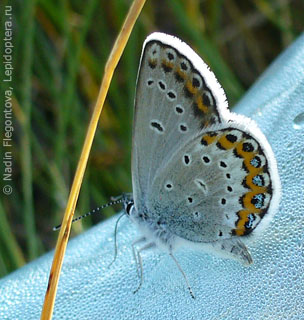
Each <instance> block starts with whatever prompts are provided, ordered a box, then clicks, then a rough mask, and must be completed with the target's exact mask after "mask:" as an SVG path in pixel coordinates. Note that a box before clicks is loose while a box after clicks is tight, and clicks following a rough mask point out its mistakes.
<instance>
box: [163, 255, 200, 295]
mask: <svg viewBox="0 0 304 320" xmlns="http://www.w3.org/2000/svg"><path fill="white" fill-rule="evenodd" d="M169 254H170V257H171V258H172V259H173V261H174V262H175V264H176V265H177V267H178V270H179V271H180V273H181V274H182V275H183V277H184V279H185V281H186V284H187V287H188V290H189V292H190V295H191V297H192V298H193V299H195V295H194V293H193V291H192V288H191V286H190V284H189V281H188V279H187V276H186V274H185V272H184V271H183V269H182V267H181V266H180V265H179V263H178V261H177V260H176V258H175V257H174V255H173V254H172V252H171V253H169Z"/></svg>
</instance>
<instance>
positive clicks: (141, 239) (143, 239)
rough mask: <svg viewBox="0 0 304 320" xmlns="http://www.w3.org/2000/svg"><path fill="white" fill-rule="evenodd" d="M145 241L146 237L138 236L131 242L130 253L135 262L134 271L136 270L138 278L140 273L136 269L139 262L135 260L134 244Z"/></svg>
mask: <svg viewBox="0 0 304 320" xmlns="http://www.w3.org/2000/svg"><path fill="white" fill-rule="evenodd" d="M144 241H146V238H145V237H140V238H138V239H136V240H135V241H133V242H132V254H133V259H134V261H135V264H136V272H137V276H138V277H139V278H140V273H139V271H138V265H139V262H138V260H137V254H136V252H137V251H136V248H135V246H136V245H137V244H139V243H141V242H144Z"/></svg>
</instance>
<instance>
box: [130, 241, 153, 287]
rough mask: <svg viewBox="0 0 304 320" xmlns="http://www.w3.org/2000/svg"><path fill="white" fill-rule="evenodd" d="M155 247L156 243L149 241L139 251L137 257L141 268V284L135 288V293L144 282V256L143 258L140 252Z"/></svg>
mask: <svg viewBox="0 0 304 320" xmlns="http://www.w3.org/2000/svg"><path fill="white" fill-rule="evenodd" d="M154 247H155V243H154V242H149V243H147V244H146V245H145V246H143V247H142V248H140V249H139V250H138V251H137V259H138V264H139V270H140V281H139V285H138V287H137V289H136V290H134V291H133V293H136V292H137V291H138V290H139V289H140V288H141V286H142V284H143V265H142V258H141V255H140V253H141V252H142V251H144V250H148V249H150V248H154ZM137 270H138V269H137Z"/></svg>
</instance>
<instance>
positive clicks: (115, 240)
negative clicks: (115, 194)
mask: <svg viewBox="0 0 304 320" xmlns="http://www.w3.org/2000/svg"><path fill="white" fill-rule="evenodd" d="M124 215H125V213H123V214H121V215H120V216H119V217H118V219H117V220H116V223H115V229H114V258H113V260H112V262H111V263H110V264H109V265H108V268H110V267H111V265H112V264H113V263H114V262H115V260H116V258H117V228H118V222H119V221H120V219H121V218H122V217H123V216H124Z"/></svg>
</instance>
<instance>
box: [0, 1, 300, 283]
mask: <svg viewBox="0 0 304 320" xmlns="http://www.w3.org/2000/svg"><path fill="white" fill-rule="evenodd" d="M130 4H131V1H130V0H112V1H107V0H88V1H80V0H74V1H61V0H57V1H50V0H36V1H34V0H27V1H22V0H19V1H17V0H15V1H5V0H4V1H2V2H1V4H0V10H1V29H0V33H1V39H3V38H4V34H3V32H4V28H3V24H4V21H6V20H7V16H5V15H4V10H5V6H7V5H11V6H12V10H13V20H12V21H13V43H14V49H13V64H14V72H13V79H14V80H13V88H14V89H13V92H14V96H13V126H14V132H13V146H12V148H11V151H12V154H13V180H12V182H11V186H12V187H13V192H12V194H11V195H9V196H6V195H4V194H3V192H2V193H1V202H0V277H3V276H4V275H6V274H8V273H9V272H11V271H13V270H15V269H17V268H19V267H21V266H22V265H24V264H25V263H27V262H28V261H31V260H33V259H35V258H36V257H38V256H40V255H41V254H43V253H44V252H47V251H49V250H50V249H52V248H53V247H54V246H55V241H56V237H57V234H58V233H57V232H53V231H52V227H53V226H54V225H57V224H59V223H60V222H61V219H62V216H63V212H64V209H65V205H66V202H67V197H68V193H69V189H70V186H71V182H72V179H73V176H74V172H75V168H76V166H77V162H78V159H79V154H80V151H81V148H82V143H83V141H84V137H85V133H86V129H87V126H88V122H89V119H90V115H91V112H92V108H93V106H94V103H95V101H96V98H97V94H98V90H99V85H100V81H101V77H102V75H103V68H104V65H105V62H106V59H107V57H108V54H109V52H110V50H111V46H112V44H113V43H114V41H115V37H116V36H117V34H118V32H119V30H120V27H121V25H122V23H123V20H124V18H125V16H126V13H127V10H128V8H129V6H130ZM303 26H304V1H303V0H294V1H292V0H289V1H288V0H273V1H266V0H257V1H253V0H252V1H236V0H222V1H213V0H206V1H202V0H201V1H198V0H171V1H170V0H156V1H152V0H150V1H149V0H148V1H147V3H146V5H145V7H144V9H143V12H142V14H141V16H140V18H139V20H138V21H137V23H136V26H135V29H134V30H133V33H132V35H131V38H130V40H129V42H128V45H127V47H126V50H125V52H124V54H123V57H122V59H121V61H120V63H119V66H118V68H117V70H116V72H115V75H114V78H113V81H112V84H111V88H110V91H109V94H108V97H107V100H106V103H105V108H104V110H103V113H102V117H101V120H100V125H99V128H98V131H97V134H96V137H95V140H94V144H93V148H92V152H91V156H90V160H89V163H88V168H87V171H86V175H85V178H84V181H83V185H82V189H81V192H80V197H79V201H78V206H77V211H76V215H75V216H77V215H80V214H83V213H86V212H87V211H89V210H90V209H92V208H95V207H96V206H98V205H101V204H103V203H106V202H108V201H109V199H110V197H111V196H117V195H120V194H121V193H122V192H124V191H131V190H132V186H131V175H130V156H131V134H132V133H131V128H132V113H133V99H134V90H135V81H136V74H137V68H138V63H139V58H140V52H141V47H142V43H143V41H144V39H145V37H146V36H147V35H148V34H150V33H151V32H153V31H163V32H167V33H170V34H173V35H176V36H178V37H180V38H181V39H183V40H184V41H186V42H187V43H188V44H190V45H191V46H192V47H193V48H194V49H195V50H196V51H197V52H198V53H199V54H200V55H201V56H202V57H203V59H204V60H205V61H206V62H207V63H208V64H209V66H210V67H211V69H212V70H213V71H214V73H215V74H216V76H217V78H218V79H219V81H220V83H221V84H222V86H223V87H224V89H225V91H226V94H227V97H228V101H229V103H230V106H233V105H234V104H235V103H236V102H237V101H238V100H239V99H240V98H241V96H242V95H243V94H244V93H245V91H246V90H247V89H248V88H249V87H250V86H251V84H252V83H253V82H254V81H255V80H256V79H257V77H258V76H259V75H260V74H261V73H262V72H263V70H264V69H265V68H266V67H267V66H268V65H269V64H270V63H271V61H272V60H273V59H275V57H276V56H277V55H278V54H279V53H280V52H281V51H283V50H284V48H286V47H287V46H288V45H289V44H290V43H291V42H293V41H294V40H295V39H296V37H297V36H298V35H299V34H300V33H301V32H302V30H303ZM3 47H4V46H3V42H2V44H1V46H0V53H1V55H0V56H1V57H2V55H3V50H4V48H3ZM0 69H1V76H2V77H3V72H4V65H3V63H2V64H1V65H0ZM0 88H1V104H2V106H3V105H4V90H5V89H6V88H7V83H4V82H3V81H1V84H0ZM0 119H1V132H2V136H3V133H4V129H3V128H4V116H3V114H2V115H1V117H0ZM1 148H2V146H1ZM1 154H2V157H3V150H2V151H1ZM3 170H4V167H3V161H1V172H3ZM2 180H3V179H1V183H2V184H1V191H2V188H3V185H4V182H3V181H2ZM118 210H120V207H114V208H109V209H106V210H104V211H103V213H102V215H97V216H94V217H90V218H87V219H85V220H83V221H82V223H75V224H74V225H73V230H72V236H75V234H78V233H81V232H83V229H84V228H88V227H89V226H90V225H92V224H94V223H96V222H98V221H101V220H104V219H106V218H107V217H109V216H111V215H113V214H114V213H115V211H118Z"/></svg>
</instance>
